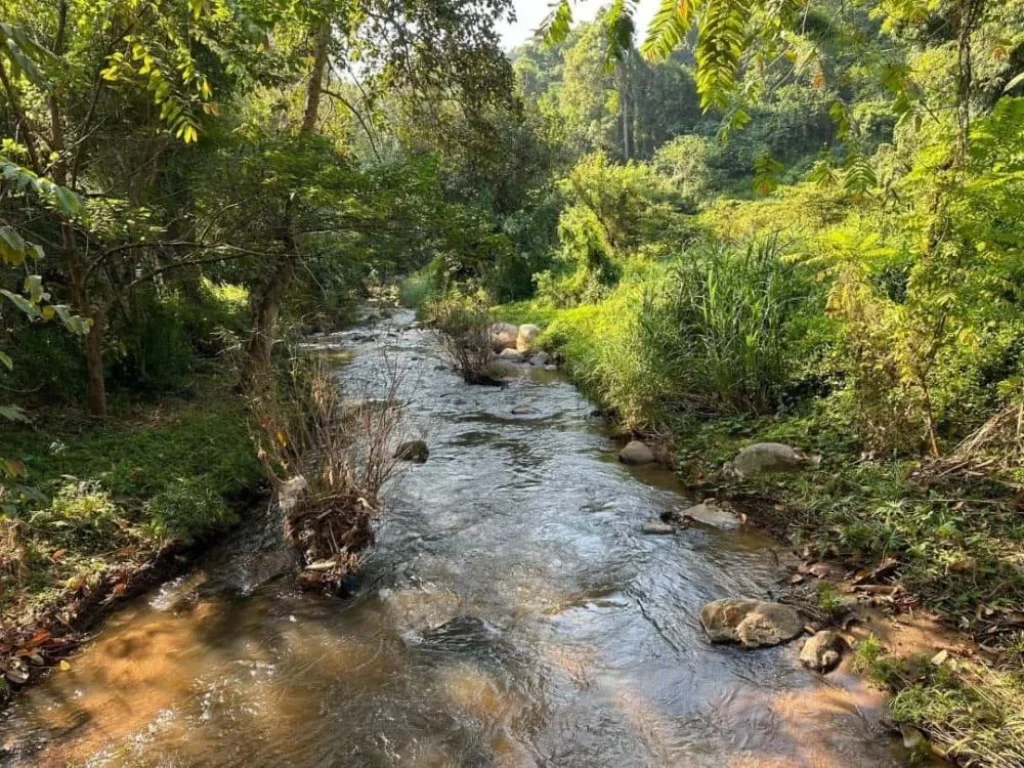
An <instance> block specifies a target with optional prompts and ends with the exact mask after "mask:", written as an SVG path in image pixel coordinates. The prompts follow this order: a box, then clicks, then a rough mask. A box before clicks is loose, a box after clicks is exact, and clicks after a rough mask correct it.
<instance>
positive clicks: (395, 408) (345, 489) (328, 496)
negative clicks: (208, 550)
mask: <svg viewBox="0 0 1024 768" xmlns="http://www.w3.org/2000/svg"><path fill="white" fill-rule="evenodd" d="M381 377H382V380H383V394H382V397H381V398H380V399H378V400H374V401H368V402H360V403H358V404H356V405H350V404H346V402H345V401H344V399H343V395H342V390H341V385H340V382H339V381H338V380H337V379H336V378H335V377H334V376H333V375H332V374H331V372H330V370H329V369H328V367H327V363H326V361H325V360H324V359H323V358H309V357H304V356H300V355H294V356H292V358H291V360H290V367H289V370H288V372H287V374H286V375H285V376H283V377H281V380H280V381H279V382H277V384H276V386H274V387H273V388H263V389H262V390H261V394H260V396H258V397H256V398H255V399H254V402H253V412H254V414H256V422H257V426H258V428H257V429H256V430H255V432H256V441H257V443H258V455H259V458H260V461H261V462H262V464H263V466H264V467H265V469H266V471H267V474H268V476H269V477H270V478H271V480H272V482H273V484H274V487H275V492H276V495H277V498H278V502H279V504H280V506H281V508H282V510H283V511H284V513H285V520H284V535H285V537H286V539H287V540H288V541H290V542H291V543H292V544H293V545H294V546H295V547H296V548H297V549H298V550H299V552H300V554H301V556H302V560H303V563H304V565H305V569H304V570H303V572H302V574H301V575H300V583H301V584H303V585H304V586H307V587H314V588H319V589H324V590H325V591H328V592H331V593H335V594H344V593H346V592H347V590H348V584H349V583H350V581H351V577H352V576H353V575H354V574H355V573H357V572H358V571H359V569H360V567H361V566H362V563H363V558H364V555H365V551H366V550H367V549H368V548H369V547H370V546H371V545H372V544H373V527H372V522H373V519H374V517H376V516H377V515H378V514H379V513H380V511H381V507H382V502H381V498H380V491H381V488H382V487H383V485H384V484H385V482H387V480H388V479H389V478H390V477H392V476H393V475H394V474H395V472H396V471H397V468H398V462H397V460H396V459H395V458H394V452H393V443H394V441H395V439H396V437H397V436H398V431H399V427H400V424H401V421H402V412H401V408H400V406H399V403H398V389H399V385H400V383H401V379H402V376H401V374H400V372H399V370H398V368H397V366H396V364H395V362H394V361H393V360H391V359H390V358H389V357H388V356H387V355H386V353H382V356H381Z"/></svg>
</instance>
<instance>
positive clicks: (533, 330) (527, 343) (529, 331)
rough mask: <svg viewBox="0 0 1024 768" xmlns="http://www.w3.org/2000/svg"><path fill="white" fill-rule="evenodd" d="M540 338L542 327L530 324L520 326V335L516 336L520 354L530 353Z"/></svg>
mask: <svg viewBox="0 0 1024 768" xmlns="http://www.w3.org/2000/svg"><path fill="white" fill-rule="evenodd" d="M538 336H540V327H539V326H536V325H531V324H529V323H527V324H525V325H520V326H519V333H518V334H517V335H516V349H518V350H519V351H520V352H529V351H530V350H531V349H533V345H534V342H536V341H537V337H538Z"/></svg>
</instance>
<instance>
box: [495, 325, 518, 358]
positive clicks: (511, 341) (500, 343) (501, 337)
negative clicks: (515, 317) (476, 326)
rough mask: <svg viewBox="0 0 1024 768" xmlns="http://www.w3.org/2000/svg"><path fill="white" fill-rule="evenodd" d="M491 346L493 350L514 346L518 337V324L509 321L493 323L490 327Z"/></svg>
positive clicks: (499, 350)
mask: <svg viewBox="0 0 1024 768" xmlns="http://www.w3.org/2000/svg"><path fill="white" fill-rule="evenodd" d="M490 333H491V347H492V348H493V349H494V351H495V352H501V350H503V349H510V348H514V347H515V345H516V339H518V338H519V326H518V325H512V324H511V323H494V324H493V325H492V326H491V327H490Z"/></svg>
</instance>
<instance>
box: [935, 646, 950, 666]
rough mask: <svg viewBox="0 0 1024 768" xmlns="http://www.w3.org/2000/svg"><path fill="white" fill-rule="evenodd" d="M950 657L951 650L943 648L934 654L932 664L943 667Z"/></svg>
mask: <svg viewBox="0 0 1024 768" xmlns="http://www.w3.org/2000/svg"><path fill="white" fill-rule="evenodd" d="M948 658H949V651H947V650H946V649H945V648H943V649H942V650H941V651H939V652H938V653H936V654H935V655H934V656H932V664H934V665H935V666H936V667H941V666H942V665H943V664H945V663H946V659H948Z"/></svg>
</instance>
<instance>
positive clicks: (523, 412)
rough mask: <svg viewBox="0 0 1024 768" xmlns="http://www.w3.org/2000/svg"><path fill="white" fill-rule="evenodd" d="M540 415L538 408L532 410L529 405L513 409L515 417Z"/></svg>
mask: <svg viewBox="0 0 1024 768" xmlns="http://www.w3.org/2000/svg"><path fill="white" fill-rule="evenodd" d="M538 413H540V411H538V410H537V409H536V408H531V407H530V406H528V405H517V406H516V407H515V408H513V409H512V415H513V416H534V415H536V414H538Z"/></svg>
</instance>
